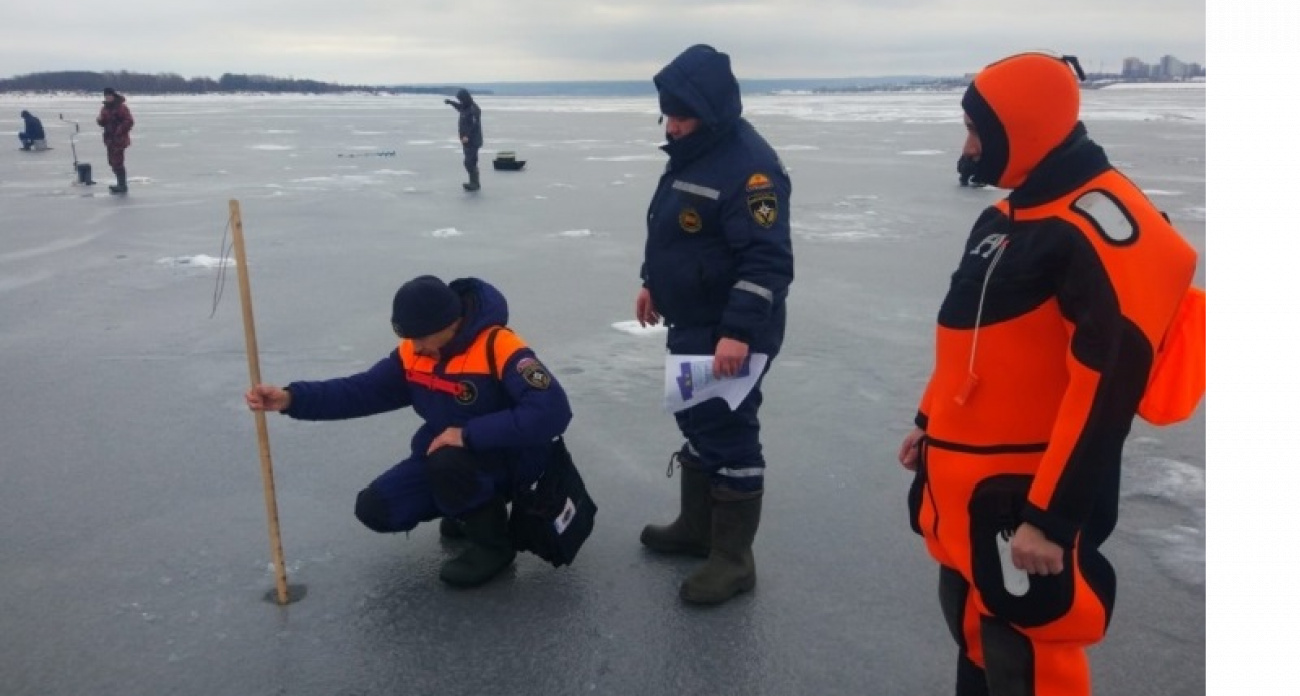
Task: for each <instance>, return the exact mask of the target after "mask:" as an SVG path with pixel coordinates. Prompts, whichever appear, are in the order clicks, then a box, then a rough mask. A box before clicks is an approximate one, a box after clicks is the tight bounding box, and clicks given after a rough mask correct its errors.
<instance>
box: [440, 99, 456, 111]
mask: <svg viewBox="0 0 1300 696" xmlns="http://www.w3.org/2000/svg"><path fill="white" fill-rule="evenodd" d="M442 103H444V104H450V105H452V106H454V107H456V108H457V109H459V108H460V102H458V101H453V100H451V99H443V100H442Z"/></svg>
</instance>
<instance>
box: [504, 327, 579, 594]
mask: <svg viewBox="0 0 1300 696" xmlns="http://www.w3.org/2000/svg"><path fill="white" fill-rule="evenodd" d="M500 330H501V327H497V328H494V329H492V333H491V334H489V335H488V351H487V352H488V369H489V371H490V374H492V375H493V376H495V375H496V374H497V356H496V351H495V346H496V343H495V340H496V334H497V332H498V331H500ZM596 509H597V508H596V501H594V500H592V499H591V495H590V494H589V493H587V486H586V484H585V483H583V481H582V476H581V475H580V474H579V473H578V468H577V467H576V466H574V464H573V457H572V456H570V455H569V449H568V448H567V447H565V446H564V438H563V437H557V438H555V439H554V440H552V441H551V455H550V458H549V459H548V460H547V462H546V469H545V470H543V471H542V475H541V476H540V477H538V479H537V481H536V482H534V483H533V484H532V485H531V486H529V487H527V488H521V489H519V490H517V491H515V496H514V501H513V502H512V504H511V506H510V541H511V543H513V544H514V547H515V549H516V550H518V551H531V552H532V553H534V554H536V555H537V556H538V557H539V558H541V559H542V560H544V561H547V562H549V563H550V564H551V565H553V566H555V567H557V568H558V567H560V566H562V565H568V564H570V563H573V559H574V558H576V557H577V555H578V549H581V548H582V544H583V542H585V541H586V540H587V537H589V536H591V530H592V529H593V528H594V527H595V526H596Z"/></svg>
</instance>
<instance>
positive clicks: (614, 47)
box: [0, 0, 1206, 84]
mask: <svg viewBox="0 0 1300 696" xmlns="http://www.w3.org/2000/svg"><path fill="white" fill-rule="evenodd" d="M0 16H3V18H4V20H3V23H2V24H0V77H12V76H14V75H21V74H25V73H31V72H44V71H53V70H92V71H103V70H129V71H133V72H146V73H160V72H170V73H178V74H180V75H183V76H185V77H187V78H188V77H200V76H206V77H212V78H216V77H219V76H220V75H221V74H222V73H225V72H230V73H258V74H266V75H273V76H276V77H297V78H306V79H315V80H323V81H327V82H340V83H347V84H388V83H413V82H416V83H455V82H465V83H472V82H499V81H537V80H607V79H609V80H616V79H649V77H650V76H651V75H653V74H654V73H655V72H656V71H657V70H658V68H659V67H661V66H662V65H663V64H664V63H665V62H667V61H668V60H670V59H671V58H672V57H673V56H674V55H676V54H677V53H678V52H679V51H681V50H682V49H683V48H685V47H686V46H689V45H691V44H694V43H708V44H711V45H713V46H714V47H716V48H717V49H719V50H721V51H725V52H727V53H729V54H731V57H732V64H733V66H734V68H735V70H736V72H737V74H738V75H739V76H740V77H744V78H776V77H860V76H882V75H898V74H934V75H960V74H964V73H968V72H974V71H976V70H978V69H979V68H980V67H981V66H983V65H984V64H986V63H988V62H990V61H992V60H995V59H997V58H1000V57H1002V56H1004V55H1007V54H1010V53H1014V52H1017V51H1021V50H1030V49H1040V48H1046V49H1052V50H1055V51H1058V52H1060V53H1071V54H1075V55H1078V56H1079V57H1080V59H1081V60H1082V61H1083V64H1084V67H1085V69H1087V70H1090V71H1096V70H1098V69H1099V68H1104V69H1105V70H1106V71H1108V72H1109V71H1116V72H1117V71H1118V67H1119V63H1120V61H1121V60H1122V59H1123V58H1125V57H1128V56H1134V57H1138V58H1141V59H1142V60H1145V61H1147V62H1155V61H1157V60H1159V58H1160V57H1161V56H1163V55H1166V54H1171V55H1174V56H1176V57H1177V58H1179V59H1181V60H1183V61H1185V62H1199V63H1202V64H1204V63H1205V53H1206V49H1205V25H1206V22H1205V4H1204V3H1202V2H1191V1H1189V0H1137V2H1133V0H1086V1H1085V2H1054V1H1052V0H801V1H800V0H722V1H711V0H657V1H655V2H644V1H642V0H621V1H620V0H607V1H600V0H595V1H593V0H459V1H458V2H445V1H443V0H371V1H370V2H365V1H361V2H358V1H357V0H259V1H254V0H180V1H178V0H120V1H119V2H116V3H109V4H104V3H102V2H88V1H87V0H55V2H54V3H53V4H50V3H37V2H31V1H30V0H0Z"/></svg>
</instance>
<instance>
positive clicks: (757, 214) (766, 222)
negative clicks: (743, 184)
mask: <svg viewBox="0 0 1300 696" xmlns="http://www.w3.org/2000/svg"><path fill="white" fill-rule="evenodd" d="M748 202H749V215H750V217H752V218H754V222H757V223H758V224H759V226H760V227H763V228H765V229H766V228H769V227H771V226H772V225H775V224H776V221H777V218H779V217H780V216H781V214H780V211H779V210H778V209H777V202H776V192H775V191H771V190H768V191H759V192H757V193H751V194H749V199H748Z"/></svg>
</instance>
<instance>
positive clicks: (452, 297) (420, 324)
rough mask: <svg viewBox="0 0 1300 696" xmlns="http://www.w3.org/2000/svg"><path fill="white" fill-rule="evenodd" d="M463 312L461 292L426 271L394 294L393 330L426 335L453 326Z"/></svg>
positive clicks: (401, 332) (410, 334) (411, 334)
mask: <svg viewBox="0 0 1300 696" xmlns="http://www.w3.org/2000/svg"><path fill="white" fill-rule="evenodd" d="M460 312H461V305H460V296H459V295H457V294H456V293H455V292H453V291H452V289H451V288H449V287H447V285H446V283H443V282H442V281H441V280H439V279H438V278H437V277H435V276H431V275H423V276H420V277H419V278H415V279H413V280H410V281H407V282H406V284H404V285H402V287H400V288H398V290H397V294H396V295H394V296H393V332H394V333H396V334H397V335H398V336H401V337H402V338H423V337H425V336H429V335H431V334H436V333H438V332H439V331H442V330H443V329H445V328H447V327H448V326H451V325H452V323H454V322H455V321H456V320H457V319H459V318H460Z"/></svg>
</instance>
